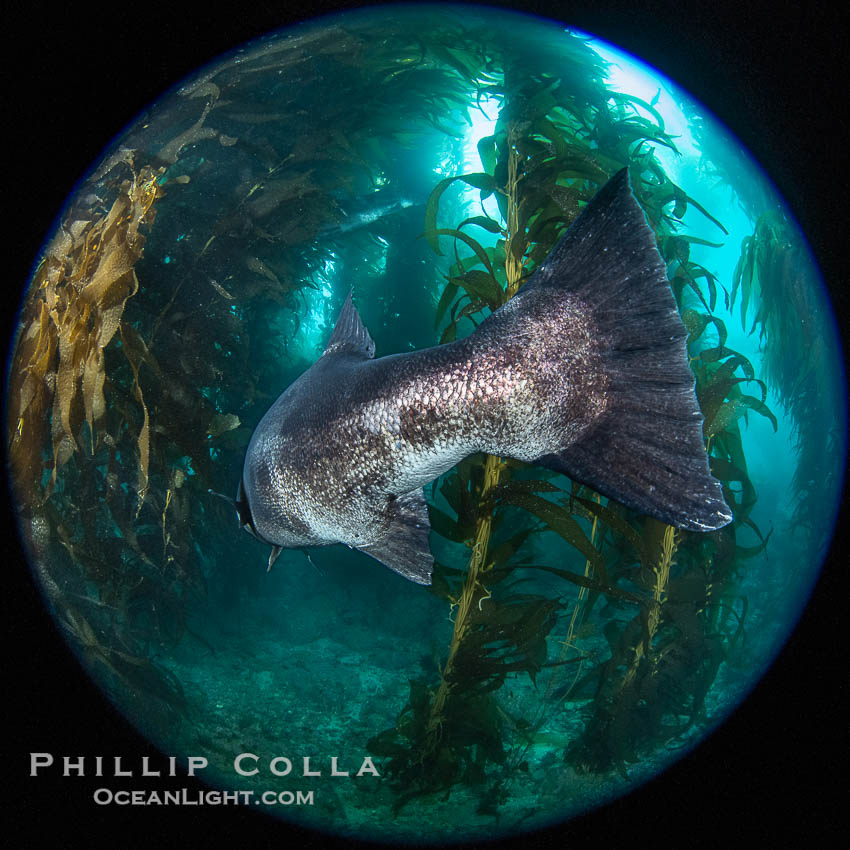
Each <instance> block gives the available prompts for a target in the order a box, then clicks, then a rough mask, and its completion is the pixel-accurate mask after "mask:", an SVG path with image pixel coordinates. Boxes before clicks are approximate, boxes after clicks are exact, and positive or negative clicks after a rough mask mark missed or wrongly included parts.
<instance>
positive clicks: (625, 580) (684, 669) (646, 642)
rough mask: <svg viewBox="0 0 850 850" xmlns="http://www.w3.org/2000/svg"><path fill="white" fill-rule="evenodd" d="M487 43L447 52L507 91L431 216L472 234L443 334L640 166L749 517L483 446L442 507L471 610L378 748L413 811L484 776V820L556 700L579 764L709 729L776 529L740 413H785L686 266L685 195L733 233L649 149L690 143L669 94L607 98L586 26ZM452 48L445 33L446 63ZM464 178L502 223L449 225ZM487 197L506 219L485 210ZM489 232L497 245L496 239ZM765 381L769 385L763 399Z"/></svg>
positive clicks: (459, 44)
mask: <svg viewBox="0 0 850 850" xmlns="http://www.w3.org/2000/svg"><path fill="white" fill-rule="evenodd" d="M478 37H480V33H475V32H466V33H464V34H461V35H458V34H453V37H452V48H451V50H452V53H451V56H452V60H453V61H452V63H451V64H452V66H453V67H455V68H456V69H457V70H458V72H459V73H460V74H462V75H463V76H464V77H466V78H467V79H469V80H470V81H471V82H473V83H474V84H475V86H476V89H477V91H478V92H479V101H480V97H481V93H482V92H486V93H487V96H488V97H489V98H490V99H491V100H493V101H496V102H497V104H498V109H499V116H498V121H497V123H496V128H495V133H494V134H493V135H492V136H488V137H485V138H483V139H480V140H479V141H478V151H479V154H480V159H481V162H482V166H483V169H484V170H483V171H482V172H478V173H472V174H462V175H459V176H450V177H447V178H445V179H444V180H442V181H441V182H440V183H439V184H438V185H437V186H436V187H435V189H434V190H433V192H432V194H431V198H430V200H429V203H428V205H427V207H426V237H427V238H428V240H429V242H430V244H431V246H432V248H433V249H434V250H435V251H437V252H440V251H441V248H440V242H441V239H442V238H443V237H451V238H452V239H453V241H454V247H453V250H454V262H453V263H452V264H451V265H450V269H449V272H448V274H447V280H446V285H445V288H444V290H443V293H442V297H441V298H440V301H439V304H438V307H437V315H436V321H437V324H438V325H439V324H441V323H442V324H443V328H444V329H443V331H442V337H441V338H442V341H443V342H446V341H450V340H452V339H454V338H455V337H456V335H457V334H458V333H459V332H461V330H462V329H463V328H464V326H465V327H466V330H467V332H468V329H469V324H466V325H465V323H472V324H473V325H474V324H477V321H478V320H479V319H478V318H477V317H480V316H481V315H482V314H486V312H487V311H488V310H495V309H497V308H498V307H499V306H500V305H501V304H503V303H505V301H507V300H508V299H510V298H511V297H512V296H513V295H514V294H515V293H516V291H517V290H518V288H519V287H520V286H521V285H522V283H523V282H524V281H525V280H526V279H527V278H528V276H529V275H530V274H531V273H532V272H533V271H534V269H535V268H536V267H537V266H538V265H539V264H540V263H541V262H542V260H543V259H544V258H545V256H546V255H547V253H548V251H549V250H550V248H551V247H552V245H553V244H554V243H555V241H556V240H557V238H558V236H559V235H560V234H561V233H562V232H563V230H564V228H565V227H566V226H567V225H568V224H569V223H570V222H571V221H572V220H573V219H574V218H575V217H576V215H577V214H578V212H579V210H580V209H581V208H582V206H583V205H584V204H585V203H586V202H587V201H588V200H589V199H590V198H591V197H592V196H593V194H594V193H595V192H596V190H597V189H598V188H599V187H600V186H601V185H602V184H603V183H604V182H605V181H606V180H607V179H608V177H610V176H611V175H612V174H613V173H614V172H615V171H616V170H618V169H619V168H621V167H623V166H628V167H629V169H630V171H631V176H632V184H633V186H634V191H635V194H636V196H637V197H638V199H639V200H640V202H641V203H642V205H643V207H644V209H645V211H646V213H647V217H648V219H649V221H650V224H651V225H652V226H653V227H654V228H655V229H656V232H657V234H658V239H659V248H660V249H661V250H662V253H663V256H664V258H665V260H666V261H667V262H668V267H669V270H670V277H671V285H672V288H673V290H674V294H675V295H676V297H677V300H678V301H679V303H680V305H681V304H682V298H683V293H684V292H685V291H689V292H691V293H692V294H695V295H696V297H697V298H698V300H699V303H701V305H702V306H703V307H704V309H705V312H704V313H703V312H699V311H697V310H693V309H691V310H689V311H687V312H686V314H685V316H684V318H685V322H686V325H687V327H688V330H689V332H690V339H689V345H690V346H691V351H692V353H693V358H694V359H693V363H694V371H695V376H696V381H697V397H698V400H699V402H700V405H701V407H702V410H703V414H704V417H705V437H706V442H707V446H708V448H709V450H710V453H711V466H712V471H713V473H714V474H715V475H716V476H717V477H718V478H719V479H720V480H721V481H722V482H723V483H724V493H725V495H726V498H727V500H728V502H729V504H730V505H731V506H732V507H733V509H734V512H735V520H734V522H733V524H732V525H731V526H729V527H728V528H726V529H723V530H721V531H719V532H716V533H714V534H711V535H706V536H701V535H693V534H688V533H686V532H674V529H672V528H671V527H669V526H664V525H663V524H661V523H658V522H656V521H654V520H648V519H646V518H642V517H639V516H636V515H634V514H633V513H631V512H629V511H626V510H625V509H623V508H621V507H619V506H617V505H615V504H611V503H609V504H606V503H605V502H603V501H602V500H601V499H600V497H599V496H598V495H596V494H594V493H592V492H590V491H589V490H588V488H586V487H579V486H576V485H574V484H573V485H572V486H570V485H568V484H567V485H565V483H564V481H563V479H558V478H553V476H551V475H550V474H548V473H545V472H543V471H542V470H539V469H535V470H531V469H528V468H525V467H524V465H522V464H517V463H515V462H512V461H505V460H502V459H500V458H496V457H489V456H488V457H478V458H472V459H468V460H467V461H465V462H464V463H462V464H460V465H459V466H458V468H457V470H456V471H455V472H453V473H451V474H450V475H448V476H446V477H445V478H444V479H443V481H442V483H441V484H440V486H439V488H438V491H439V497H440V502H441V504H442V503H444V504H445V506H446V507H445V508H443V507H441V506H438V504H437V503H435V504H434V505H433V506H432V509H431V520H432V526H433V528H434V530H435V531H436V532H437V533H438V534H439V535H441V536H442V537H444V538H446V539H447V540H451V541H454V542H455V543H460V544H463V545H465V546H466V547H468V549H469V557H468V564H467V567H466V569H465V570H462V569H458V568H457V567H450V566H448V565H445V564H438V565H437V569H436V570H435V578H434V588H433V589H434V592H435V593H437V594H438V595H441V596H442V597H444V598H445V599H446V600H447V601H448V603H449V605H450V607H451V611H452V615H453V621H454V630H453V636H452V640H451V643H450V645H449V648H448V652H447V655H446V657H445V660H444V662H443V664H442V667H441V670H440V676H439V679H438V680H436V681H434V680H431V681H429V680H427V679H419V680H415V681H412V682H411V690H410V699H409V702H408V704H407V706H406V707H405V709H404V710H403V711H402V713H401V715H400V717H399V721H398V724H397V726H396V728H395V729H390V730H386V731H385V732H383V733H382V734H380V735H378V736H376V737H375V738H374V739H373V740H372V741H371V742H370V747H371V748H372V750H373V752H375V753H377V754H380V755H383V756H385V757H386V758H387V763H386V767H387V771H388V773H389V775H390V777H391V780H392V782H393V784H394V787H395V788H396V789H397V793H398V796H397V799H396V807H397V808H400V807H401V806H402V805H404V804H406V803H407V802H408V801H409V800H411V799H413V798H415V797H417V796H420V795H423V794H429V793H434V792H435V791H448V790H450V789H451V788H452V787H453V786H455V785H458V784H463V785H467V786H473V787H474V786H477V787H479V788H480V789H481V792H480V805H479V812H481V813H491V814H496V813H497V810H498V801H499V800H503V799H504V794H505V793H506V792H507V784H506V782H507V780H508V779H509V778H510V777H511V776H512V775H515V774H516V771H518V770H522V769H523V766H524V769H526V770H527V767H528V766H527V762H526V761H525V760H524V753H525V752H526V751H527V748H528V745H529V744H530V743H531V742H532V741H533V740H534V736H535V734H536V733H537V730H539V729H540V727H541V724H542V723H543V721H544V717H545V715H546V713H547V712H556V711H557V710H559V709H558V707H559V706H561V705H563V704H565V702H566V701H567V700H569V701H570V702H571V703H572V704H573V705H576V704H581V703H583V704H584V706H585V708H584V716H585V718H586V720H585V729H584V731H583V733H582V734H581V735H579V736H577V737H575V738H574V739H573V740H571V741H567V740H564V745H565V749H564V757H565V758H566V760H567V761H568V762H570V763H571V764H572V765H574V766H575V767H576V768H577V769H581V770H593V771H605V770H609V769H610V768H612V767H618V768H619V769H620V770H622V771H625V770H626V765H627V764H628V763H629V762H631V761H634V760H636V759H638V758H639V757H640V756H641V754H643V753H647V752H649V751H651V749H652V748H653V747H654V746H657V745H658V743H659V742H663V741H668V740H670V739H673V738H682V737H684V736H686V735H687V733H688V730H689V729H690V728H692V727H693V726H694V724H697V723H700V722H703V720H704V719H705V697H706V694H707V693H708V690H709V688H710V686H711V684H712V682H713V681H714V679H715V676H716V675H717V672H718V670H719V667H720V665H721V664H722V662H723V660H724V658H726V657H728V655H729V654H730V653H731V652H733V651H734V649H735V647H736V646H737V645H738V644H739V643H740V640H741V636H742V634H743V622H744V616H745V613H746V600H743V601H742V600H740V599H738V598H736V597H735V594H734V591H733V590H732V588H733V578H734V577H735V574H736V571H737V570H739V569H740V566H741V564H742V562H743V559H744V558H746V557H749V556H751V555H753V554H756V553H758V552H760V551H762V550H763V548H764V546H765V545H766V542H767V538H766V537H765V538H762V540H761V545H759V546H756V547H750V548H749V549H747V548H744V547H741V546H738V545H737V544H736V535H737V529H738V528H739V527H740V526H742V525H745V524H746V525H749V527H750V528H751V529H753V530H754V531H755V533H756V534H757V535H758V536H759V537H762V535H761V531H760V530H759V529H758V528H757V527H756V526H755V524H754V523H753V522H752V521H751V519H750V517H749V515H750V512H751V509H752V506H753V504H754V502H755V499H756V495H755V491H754V489H753V487H752V484H751V483H750V481H749V478H748V475H747V472H746V462H745V459H744V456H743V451H742V448H741V441H740V432H739V430H738V424H737V423H738V420H739V419H740V417H741V416H743V415H745V414H746V413H747V412H756V413H759V414H761V415H764V416H766V417H767V418H768V419H770V420H771V422H772V423H773V425H774V428H775V427H776V420H775V418H774V417H773V414H772V413H771V412H770V410H769V409H768V407H767V405H766V403H765V401H766V387H765V385H764V383H763V382H762V381H760V380H758V379H757V378H756V377H755V374H754V370H753V367H752V365H751V364H750V362H749V360H747V358H745V357H744V356H743V355H741V354H739V353H737V352H735V351H732V350H731V349H729V348H727V347H726V345H725V337H726V333H725V327H724V325H723V323H722V321H721V320H720V319H719V318H717V317H716V316H714V315H712V311H713V310H714V308H715V304H716V302H717V296H718V288H719V287H720V282H719V281H718V280H717V278H716V277H715V276H714V275H713V274H712V273H711V272H710V271H709V270H708V269H706V268H705V267H704V266H702V265H699V264H697V263H694V262H692V261H691V260H690V257H689V245H690V241H691V240H690V238H689V237H688V236H686V235H682V234H679V232H678V230H679V226H680V225H679V222H680V220H681V218H682V216H683V215H684V214H685V212H686V210H687V208H688V206H689V205H690V206H693V207H694V208H695V209H697V210H698V211H699V212H700V213H701V214H702V215H704V216H705V217H706V218H707V219H708V220H709V221H711V222H712V223H713V224H714V225H715V226H716V227H717V228H718V230H719V231H720V232H723V233H725V229H724V228H723V225H722V224H721V223H720V222H719V221H718V220H717V219H715V218H714V217H713V216H712V215H711V214H710V213H709V212H708V211H707V210H706V209H704V208H703V207H702V206H701V205H700V204H699V203H698V202H697V201H696V200H695V199H693V198H691V197H689V196H688V195H687V194H686V193H685V192H684V191H682V190H681V189H680V188H679V187H678V186H676V185H675V184H674V183H673V182H672V181H671V180H670V179H669V177H668V176H667V175H666V174H665V173H664V170H663V168H662V167H661V165H660V163H659V162H658V160H657V159H656V158H655V156H654V155H653V149H654V146H655V145H659V144H660V145H664V146H666V147H669V148H672V149H674V150H675V146H674V142H673V140H672V139H671V138H670V136H669V135H668V134H667V133H666V132H665V129H664V124H663V120H662V119H661V116H660V115H659V114H658V113H657V111H656V110H655V109H654V108H653V106H652V104H649V103H646V102H644V101H642V100H640V99H639V98H635V97H630V96H628V95H625V94H621V93H614V92H609V91H608V89H607V88H606V87H605V85H604V83H603V80H602V77H603V73H602V68H601V67H600V65H599V64H598V63H596V62H594V60H593V58H592V56H591V55H589V54H590V51H589V50H588V48H587V46H586V45H585V44H584V42H582V41H581V40H580V39H577V38H573V39H569V40H565V44H564V45H561V46H560V48H562V50H563V52H562V53H560V52H559V57H558V61H552V60H553V57H550V56H546V55H545V51H541V52H535V53H532V52H531V51H529V52H528V53H526V52H524V51H523V50H522V46H521V45H519V46H518V45H515V44H511V46H510V50H508V49H507V48H506V47H504V46H502V52H501V53H499V52H498V50H494V45H498V44H499V41H498V38H495V37H493V36H492V35H488V37H487V38H486V43H487V45H488V48H489V51H488V52H487V63H486V67H482V65H480V64H478V65H476V60H477V59H479V58H480V46H479V50H476V44H477V41H476V39H477V38H478ZM447 49H448V48H447V47H446V44H445V42H444V41H438V42H437V45H436V52H437V53H438V54H439V53H440V52H441V51H445V50H447ZM494 53H495V55H494ZM473 68H474V69H475V70H472V69H473ZM554 69H559V70H554ZM455 182H460V183H464V184H466V185H468V186H470V187H473V188H474V189H477V190H478V191H479V194H480V200H481V202H482V212H483V213H484V214H483V215H475V216H471V217H467V218H465V219H464V220H463V221H462V222H461V223H460V224H459V225H458V226H457V227H455V228H445V227H443V228H441V227H438V213H439V205H440V200H441V198H442V197H443V195H444V194H445V192H446V191H447V189H448V188H449V186H450V185H452V184H453V183H455ZM491 196H493V197H494V198H495V200H496V206H497V208H498V212H499V216H498V218H496V217H494V216H492V214H489V213H487V212H486V210H485V208H484V206H483V202H484V201H485V200H487V199H488V198H489V197H491ZM482 231H483V232H484V234H485V236H486V235H487V234H493V235H494V236H495V237H496V238H495V244H493V242H492V241H488V240H487V239H486V238H482V237H481V236H478V235H479V234H481V233H482ZM473 234H475V235H473ZM476 236H478V238H475V237H476ZM696 241H701V242H703V243H704V240H696ZM705 244H709V243H705ZM470 251H471V253H470ZM724 301H728V294H727V295H725V296H724ZM708 327H713V328H714V329H715V330H716V331H717V335H718V337H719V339H718V343H717V344H716V345H714V344H708V345H701V341H702V340H703V339H705V338H706V336H705V335H704V334H705V331H706V328H708ZM747 384H751V385H752V384H754V385H755V386H756V387H758V388H759V390H760V393H759V395H758V396H752V395H747V394H745V393H744V392H743V391H742V389H741V387H742V386H745V385H747ZM436 495H437V494H436V493H435V496H436ZM517 509H519V510H518V511H517ZM508 516H509V517H510V520H509V522H508V521H506V517H508ZM541 534H555V535H557V536H559V537H560V538H561V539H562V540H563V541H565V542H566V543H568V544H569V545H570V546H571V547H572V548H573V549H574V550H577V552H578V553H580V555H581V558H582V559H583V561H584V568H583V570H581V571H580V570H578V569H576V568H575V567H576V566H577V565H576V564H574V563H573V562H572V561H571V560H570V561H568V562H566V563H557V562H555V563H553V562H552V561H551V560H549V561H548V562H543V563H539V562H536V560H537V559H536V558H535V557H533V556H531V555H530V554H529V544H530V543H531V542H533V540H534V539H535V538H536V536H538V535H541ZM768 536H769V535H768ZM540 574H544V575H545V576H557V577H558V578H559V579H561V580H562V581H564V582H565V583H566V587H565V589H564V590H562V591H560V592H558V593H556V594H555V595H552V590H551V585H545V584H542V583H541V582H540V581H539V579H537V580H536V579H535V576H539V575H540ZM543 587H547V588H548V590H546V591H544V590H543V589H542V588H543ZM570 588H572V590H570ZM603 601H604V603H605V604H604V608H603ZM600 608H603V611H604V613H602V614H600V613H599V610H600ZM567 617H568V618H569V625H568V626H567V627H566V628H567V634H566V636H565V638H564V639H563V642H562V647H563V649H562V651H561V652H560V653H559V654H558V655H557V656H555V657H552V656H551V650H550V642H551V638H550V636H551V637H554V635H555V634H557V632H558V629H559V628H561V627H564V624H565V620H566V618H567ZM602 636H604V643H603V644H600V640H601V638H602ZM583 638H584V639H583ZM605 645H607V653H606V651H605V649H604V646H605ZM519 673H525V674H528V675H529V676H530V678H531V681H532V682H535V683H538V682H539V679H540V677H541V676H544V677H545V678H546V687H545V692H544V693H543V694H541V699H540V702H539V705H538V706H537V708H535V709H533V710H532V711H531V713H530V715H529V716H526V717H522V716H517V715H515V714H511V713H509V712H508V711H506V710H505V709H504V708H503V707H502V706H501V705H500V703H499V700H498V691H499V689H500V688H501V687H502V686H503V685H504V683H505V682H506V680H507V679H508V678H510V677H512V676H516V675H517V674H519ZM509 751H510V752H509Z"/></svg>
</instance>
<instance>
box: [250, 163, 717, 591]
mask: <svg viewBox="0 0 850 850" xmlns="http://www.w3.org/2000/svg"><path fill="white" fill-rule="evenodd" d="M686 337H687V333H686V331H685V328H684V326H683V324H682V321H681V319H680V317H679V314H678V311H677V309H676V305H675V301H674V300H673V297H672V293H671V292H670V287H669V284H668V282H667V279H666V272H665V267H664V264H663V262H662V260H661V258H660V256H659V254H658V251H657V248H656V245H655V237H654V234H653V233H652V231H651V229H650V228H649V226H648V225H647V223H646V220H645V218H644V215H643V212H642V211H641V209H640V206H639V205H638V204H637V202H636V201H635V199H634V197H633V195H632V193H631V189H630V186H629V178H628V172H627V171H626V170H624V171H622V172H620V173H619V174H618V175H616V176H615V177H614V178H612V179H611V180H610V181H609V182H608V184H606V185H605V186H604V187H603V188H602V189H601V190H600V191H599V192H598V193H597V196H596V197H595V198H594V199H593V201H591V203H590V204H589V205H588V206H587V208H586V209H585V210H584V212H583V213H582V214H581V216H579V218H578V219H577V220H576V222H575V223H574V224H573V225H572V226H571V227H570V228H569V230H568V231H567V233H566V234H565V235H564V236H563V237H562V239H561V240H560V241H559V243H558V244H557V245H556V246H555V248H554V249H553V250H552V252H551V253H550V255H549V257H548V258H547V260H546V261H545V262H544V263H543V264H542V266H541V267H540V269H539V270H538V271H537V272H536V273H535V274H534V275H533V276H532V277H531V278H530V280H529V281H528V282H527V283H526V284H525V285H524V286H523V287H522V289H521V290H520V291H519V292H518V293H517V295H516V296H514V298H513V299H511V300H510V301H509V302H507V303H506V304H505V305H504V306H503V307H502V308H500V309H499V310H497V311H495V312H494V313H492V314H491V315H490V316H488V317H487V318H486V319H485V320H484V321H483V322H482V323H481V324H480V325H479V326H478V328H476V330H475V331H474V332H473V333H472V334H471V335H470V336H468V337H466V338H465V339H461V340H456V341H454V342H452V343H449V344H447V345H442V346H437V347H434V348H428V349H423V350H420V351H414V352H408V353H404V354H394V355H389V356H385V357H380V358H377V359H375V357H374V353H375V344H374V342H373V340H372V338H371V336H370V335H369V332H368V331H367V329H366V328H365V326H364V325H363V323H362V321H361V320H360V316H359V315H358V313H357V310H356V308H355V307H354V304H353V301H352V296H351V293H349V296H348V298H347V299H346V302H345V305H344V306H343V308H342V311H341V312H340V316H339V318H338V320H337V323H336V326H335V327H334V331H333V333H332V335H331V338H330V340H329V342H328V345H327V347H326V348H325V351H324V353H323V354H322V356H321V357H320V358H319V359H318V360H317V361H316V363H314V364H313V366H311V367H310V369H308V370H307V371H306V372H305V373H304V374H303V375H301V377H300V378H298V379H297V380H296V381H295V382H294V383H293V384H291V385H290V386H289V387H288V388H287V389H286V390H285V391H284V392H283V393H282V394H281V396H280V397H279V398H278V400H277V401H276V402H275V403H274V404H273V405H272V407H271V408H270V409H269V411H268V412H267V413H266V414H265V416H264V417H263V418H262V420H261V421H260V423H259V424H258V425H257V428H256V430H255V431H254V434H253V436H252V439H251V442H250V445H249V447H248V451H247V453H246V457H245V464H244V468H243V474H242V480H241V483H240V487H239V492H238V495H237V499H236V507H237V511H238V514H239V519H240V524H241V525H242V527H243V528H245V529H246V530H248V531H250V532H251V533H252V534H254V535H255V536H256V537H258V538H259V539H260V540H263V541H265V542H267V543H269V544H271V545H272V553H271V556H270V558H269V566H271V564H272V563H273V561H274V559H275V558H276V557H277V555H278V554H279V552H280V551H281V549H283V548H288V547H303V546H319V545H329V544H333V543H344V544H346V545H348V546H351V547H354V548H357V549H360V550H361V551H363V552H365V553H366V554H369V555H371V556H372V557H374V558H376V559H378V560H380V561H382V562H383V563H385V564H386V565H387V566H389V567H391V568H392V569H394V570H396V571H397V572H399V573H400V574H402V575H403V576H405V577H406V578H409V579H411V580H412V581H416V582H418V583H422V584H427V583H429V582H430V577H431V571H432V567H433V559H432V557H431V555H430V549H429V546H428V533H429V530H430V529H429V523H428V513H427V506H426V503H425V498H424V493H423V491H422V487H423V486H424V485H425V484H427V483H428V482H429V481H432V480H433V479H434V478H436V477H437V476H439V475H441V474H442V473H444V472H446V471H447V470H448V469H450V468H451V467H452V466H454V465H455V464H456V463H458V462H459V461H460V460H462V459H463V458H464V457H466V456H467V455H469V454H472V453H473V452H479V451H483V452H487V453H490V454H496V455H502V456H506V457H512V458H516V459H518V460H523V461H527V462H531V463H539V464H542V465H544V466H547V467H549V468H551V469H555V470H557V471H559V472H564V473H566V474H568V475H570V476H572V477H574V478H576V479H577V480H580V481H583V482H585V483H587V484H589V485H590V486H592V487H594V488H595V489H597V490H598V491H599V492H601V493H602V494H604V495H607V496H609V497H610V498H613V499H617V500H619V501H621V502H622V503H623V504H625V505H627V506H628V507H631V508H633V509H635V510H638V511H641V512H645V513H648V514H650V515H652V516H655V517H657V518H659V519H661V520H663V521H665V522H669V523H670V524H672V525H675V526H677V527H680V528H688V529H691V530H709V529H713V528H719V527H721V526H723V525H725V524H726V523H728V522H729V521H730V520H731V513H730V512H729V509H728V507H727V506H726V504H725V502H724V501H723V495H722V489H721V486H720V484H719V482H717V481H716V480H715V479H714V478H712V477H711V475H710V474H709V470H708V462H707V457H706V453H705V449H704V447H703V442H702V416H701V414H700V411H699V408H698V405H697V402H696V398H695V395H694V378H693V375H692V374H691V372H690V369H689V367H688V362H687V352H686V348H685V339H686Z"/></svg>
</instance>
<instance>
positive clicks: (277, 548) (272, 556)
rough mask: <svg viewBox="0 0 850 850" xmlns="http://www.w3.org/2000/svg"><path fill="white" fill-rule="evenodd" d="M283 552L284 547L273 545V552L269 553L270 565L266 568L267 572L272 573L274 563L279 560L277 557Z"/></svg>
mask: <svg viewBox="0 0 850 850" xmlns="http://www.w3.org/2000/svg"><path fill="white" fill-rule="evenodd" d="M282 551H283V546H276V545H272V550H271V552H269V565H268V567H267V568H266V572H267V573H270V572H271V571H272V566H273V565H274V562H275V561H276V560H277V556H278V555H279V554H280V553H281V552H282Z"/></svg>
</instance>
